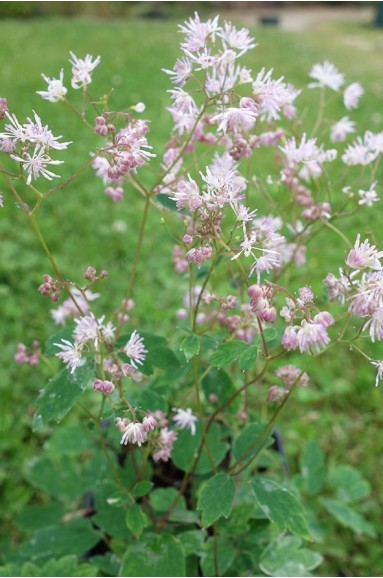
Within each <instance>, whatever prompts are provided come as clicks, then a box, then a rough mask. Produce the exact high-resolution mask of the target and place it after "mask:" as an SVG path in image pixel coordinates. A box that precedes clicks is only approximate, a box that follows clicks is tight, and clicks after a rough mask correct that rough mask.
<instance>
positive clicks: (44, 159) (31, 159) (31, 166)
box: [11, 145, 64, 185]
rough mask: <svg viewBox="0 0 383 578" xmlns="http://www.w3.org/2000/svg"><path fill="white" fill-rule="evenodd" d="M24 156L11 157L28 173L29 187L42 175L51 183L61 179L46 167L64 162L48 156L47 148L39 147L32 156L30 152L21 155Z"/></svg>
mask: <svg viewBox="0 0 383 578" xmlns="http://www.w3.org/2000/svg"><path fill="white" fill-rule="evenodd" d="M21 154H22V155H23V156H21V157H19V156H17V155H11V159H13V160H14V161H17V162H19V163H21V165H22V167H23V170H25V171H26V173H27V175H28V176H27V181H26V182H27V185H30V184H31V182H32V180H35V179H38V178H39V177H40V175H41V176H42V177H44V178H46V179H47V180H48V181H51V180H52V179H53V178H60V176H59V175H56V174H55V173H53V172H52V171H50V170H48V169H47V168H46V167H47V166H48V165H61V164H62V163H63V162H64V161H54V160H53V159H51V157H50V156H49V155H48V154H46V152H45V147H43V146H41V145H37V146H36V147H35V149H34V151H33V153H32V154H29V153H28V152H26V151H25V152H23V153H21Z"/></svg>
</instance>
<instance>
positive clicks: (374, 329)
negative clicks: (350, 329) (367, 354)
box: [363, 307, 383, 343]
mask: <svg viewBox="0 0 383 578" xmlns="http://www.w3.org/2000/svg"><path fill="white" fill-rule="evenodd" d="M367 327H370V330H369V333H370V337H371V341H372V342H373V343H375V339H377V340H378V341H382V339H383V307H380V308H379V309H376V310H375V311H374V312H373V313H372V315H371V317H370V319H369V320H368V321H367V323H366V324H365V325H364V327H363V329H367Z"/></svg>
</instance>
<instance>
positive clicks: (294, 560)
mask: <svg viewBox="0 0 383 578" xmlns="http://www.w3.org/2000/svg"><path fill="white" fill-rule="evenodd" d="M322 560H323V558H322V556H321V555H320V554H318V553H317V552H311V551H310V550H308V549H307V548H302V540H300V538H297V537H296V536H278V538H276V539H275V540H273V541H272V542H271V543H270V544H269V545H268V546H267V548H266V549H265V550H264V551H263V552H262V556H261V560H260V567H261V570H262V571H263V572H264V573H265V574H267V575H268V576H311V574H310V570H314V569H315V568H317V566H319V564H321V562H322Z"/></svg>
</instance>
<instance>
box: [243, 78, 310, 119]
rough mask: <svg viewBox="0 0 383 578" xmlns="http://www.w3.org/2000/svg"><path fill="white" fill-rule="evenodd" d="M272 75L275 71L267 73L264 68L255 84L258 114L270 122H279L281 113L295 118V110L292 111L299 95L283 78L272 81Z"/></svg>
mask: <svg viewBox="0 0 383 578" xmlns="http://www.w3.org/2000/svg"><path fill="white" fill-rule="evenodd" d="M272 73H273V69H271V70H268V71H266V69H265V68H262V70H261V71H260V72H259V73H258V74H257V77H256V79H255V80H254V82H253V97H254V99H255V101H256V103H257V107H258V113H259V115H260V116H261V118H262V119H265V120H267V121H268V122H270V121H272V120H278V119H279V117H280V112H281V111H283V112H284V113H285V114H286V113H287V114H286V116H288V117H289V118H290V117H291V116H293V115H294V113H295V110H294V109H291V106H292V103H293V101H294V99H295V98H296V97H297V96H298V94H299V91H296V90H295V89H293V87H292V86H291V85H286V83H285V82H284V80H283V76H281V77H280V78H278V79H277V80H274V79H272V78H271V75H272Z"/></svg>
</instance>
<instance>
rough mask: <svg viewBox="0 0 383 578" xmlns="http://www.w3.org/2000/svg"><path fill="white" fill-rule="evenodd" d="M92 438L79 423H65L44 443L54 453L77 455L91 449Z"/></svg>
mask: <svg viewBox="0 0 383 578" xmlns="http://www.w3.org/2000/svg"><path fill="white" fill-rule="evenodd" d="M91 446H92V439H91V438H90V437H89V436H85V435H84V427H83V425H81V424H79V423H70V424H63V425H62V426H61V427H59V428H57V429H56V431H55V432H54V433H53V435H52V437H50V438H49V439H48V440H47V441H46V442H45V445H44V448H45V449H46V450H47V451H48V452H49V453H50V454H51V455H52V456H55V455H56V456H57V455H60V454H66V455H67V454H69V455H71V456H75V455H78V454H81V453H83V452H84V451H86V450H89V449H90V448H91Z"/></svg>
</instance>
